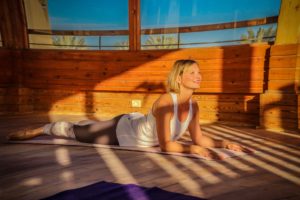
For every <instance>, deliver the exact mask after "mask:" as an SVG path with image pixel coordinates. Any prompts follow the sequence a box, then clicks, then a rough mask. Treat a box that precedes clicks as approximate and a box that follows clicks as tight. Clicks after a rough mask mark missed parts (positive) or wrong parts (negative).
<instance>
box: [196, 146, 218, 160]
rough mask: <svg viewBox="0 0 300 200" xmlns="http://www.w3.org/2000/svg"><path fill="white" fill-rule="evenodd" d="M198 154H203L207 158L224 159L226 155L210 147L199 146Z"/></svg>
mask: <svg viewBox="0 0 300 200" xmlns="http://www.w3.org/2000/svg"><path fill="white" fill-rule="evenodd" d="M197 154H198V155H201V156H203V157H206V158H210V159H214V160H222V159H224V157H223V156H222V155H220V154H218V153H216V152H214V151H212V150H210V149H207V148H203V147H199V149H198V151H197Z"/></svg>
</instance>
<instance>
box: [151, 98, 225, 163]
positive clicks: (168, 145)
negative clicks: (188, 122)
mask: <svg viewBox="0 0 300 200" xmlns="http://www.w3.org/2000/svg"><path fill="white" fill-rule="evenodd" d="M173 114H174V113H173V101H172V99H171V97H170V96H169V94H165V95H162V96H161V97H160V98H159V99H158V101H157V102H156V103H155V104H154V109H153V115H154V116H155V119H156V129H157V135H158V140H159V146H160V148H161V150H162V151H165V152H178V153H192V154H200V155H202V156H205V157H209V158H216V159H220V157H219V156H218V155H217V154H215V153H214V152H213V151H210V150H209V149H206V148H204V147H201V146H199V145H186V144H181V143H178V142H176V141H171V137H170V135H171V134H170V121H171V119H172V117H173Z"/></svg>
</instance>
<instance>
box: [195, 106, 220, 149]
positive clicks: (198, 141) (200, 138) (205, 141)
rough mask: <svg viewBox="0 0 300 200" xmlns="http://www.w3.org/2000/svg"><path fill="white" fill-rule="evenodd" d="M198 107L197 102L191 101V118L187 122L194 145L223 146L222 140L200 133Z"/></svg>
mask: <svg viewBox="0 0 300 200" xmlns="http://www.w3.org/2000/svg"><path fill="white" fill-rule="evenodd" d="M199 118H200V114H199V107H198V104H197V102H194V101H193V118H192V120H191V122H190V124H189V132H190V135H191V139H192V141H193V143H194V144H195V145H199V146H202V147H206V148H209V147H215V148H223V147H224V145H225V144H224V142H225V141H223V140H217V139H213V138H210V137H207V136H205V135H203V134H202V132H201V128H200V124H199Z"/></svg>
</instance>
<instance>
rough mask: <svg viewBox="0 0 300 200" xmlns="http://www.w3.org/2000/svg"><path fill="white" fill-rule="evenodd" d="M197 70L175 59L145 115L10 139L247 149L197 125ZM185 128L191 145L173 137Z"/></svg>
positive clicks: (54, 126)
mask: <svg viewBox="0 0 300 200" xmlns="http://www.w3.org/2000/svg"><path fill="white" fill-rule="evenodd" d="M200 83H201V74H200V69H199V66H198V64H197V62H195V61H194V60H177V61H176V62H175V63H174V65H173V68H172V70H171V72H170V74H169V76H168V81H167V88H168V93H165V94H162V95H161V96H160V97H159V98H158V99H157V100H156V101H155V102H154V104H153V107H152V109H151V110H150V111H149V113H148V114H147V115H143V114H141V113H130V114H125V115H119V116H117V117H115V118H113V119H111V120H108V121H88V122H87V121H82V122H79V123H77V124H73V123H70V122H55V123H51V124H47V125H45V126H44V127H41V128H38V129H34V130H27V131H21V132H17V133H13V134H11V135H9V137H8V139H10V140H24V139H30V138H32V137H36V136H39V135H41V134H48V135H55V136H62V137H68V138H73V139H76V140H78V141H80V142H86V143H98V144H107V145H120V146H138V147H150V146H160V149H161V151H165V152H180V153H191V154H199V155H201V156H205V157H209V158H220V157H219V155H217V154H216V153H214V152H213V151H211V150H209V149H208V148H210V147H214V148H227V149H230V150H234V151H244V152H251V151H250V150H249V149H247V148H245V147H243V146H241V145H238V144H235V143H231V142H229V141H223V140H215V139H212V138H209V137H207V136H204V135H203V134H202V133H201V129H200V125H199V108H198V104H197V103H196V102H195V101H194V100H193V99H192V95H193V92H194V91H195V90H196V89H197V88H199V87H200ZM186 131H189V133H190V136H191V139H192V142H193V144H191V145H187V144H182V143H179V142H177V140H178V139H179V138H180V137H181V136H182V135H183V134H184V133H185V132H186Z"/></svg>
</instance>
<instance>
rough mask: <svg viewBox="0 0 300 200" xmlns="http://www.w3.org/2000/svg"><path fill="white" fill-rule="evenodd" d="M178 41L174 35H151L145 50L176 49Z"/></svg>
mask: <svg viewBox="0 0 300 200" xmlns="http://www.w3.org/2000/svg"><path fill="white" fill-rule="evenodd" d="M177 47H178V39H177V38H176V37H175V36H174V35H167V36H166V35H150V36H149V37H148V39H147V40H146V42H145V46H144V47H143V49H175V48H177Z"/></svg>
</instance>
